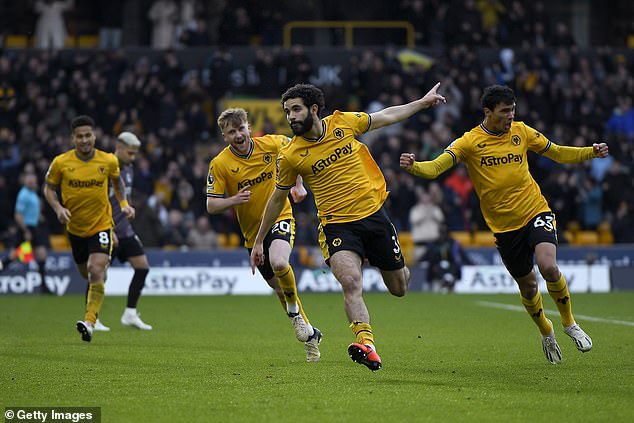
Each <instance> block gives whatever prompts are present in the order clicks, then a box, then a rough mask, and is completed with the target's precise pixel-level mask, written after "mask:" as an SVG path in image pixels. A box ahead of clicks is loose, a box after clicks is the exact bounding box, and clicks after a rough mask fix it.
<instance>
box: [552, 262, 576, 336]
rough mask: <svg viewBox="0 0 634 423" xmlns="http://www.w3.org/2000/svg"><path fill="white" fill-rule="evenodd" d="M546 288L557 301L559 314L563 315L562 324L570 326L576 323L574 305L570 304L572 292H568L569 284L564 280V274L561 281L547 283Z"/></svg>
mask: <svg viewBox="0 0 634 423" xmlns="http://www.w3.org/2000/svg"><path fill="white" fill-rule="evenodd" d="M546 287H547V288H548V293H549V294H550V297H551V298H552V299H553V300H554V301H555V305H556V306H557V309H559V314H560V315H561V323H562V324H563V325H564V326H570V325H572V324H573V323H574V322H575V318H574V317H573V316H572V305H571V304H570V292H568V284H567V283H566V279H565V278H564V274H563V273H560V276H559V279H558V280H557V281H555V282H549V281H546Z"/></svg>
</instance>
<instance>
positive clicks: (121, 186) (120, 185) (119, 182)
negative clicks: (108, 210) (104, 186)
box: [111, 176, 128, 207]
mask: <svg viewBox="0 0 634 423" xmlns="http://www.w3.org/2000/svg"><path fill="white" fill-rule="evenodd" d="M111 181H112V188H113V189H114V195H115V197H117V201H119V204H120V205H121V206H122V207H123V206H124V205H127V204H128V199H127V198H126V193H125V183H124V182H123V179H122V178H121V176H119V177H118V178H114V179H111Z"/></svg>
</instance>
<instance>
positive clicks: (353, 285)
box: [339, 274, 363, 297]
mask: <svg viewBox="0 0 634 423" xmlns="http://www.w3.org/2000/svg"><path fill="white" fill-rule="evenodd" d="M339 283H340V284H341V289H342V290H343V294H344V296H346V297H349V296H354V295H361V294H362V291H363V283H362V281H361V276H360V275H359V276H357V275H353V274H348V275H344V276H341V277H340V279H339Z"/></svg>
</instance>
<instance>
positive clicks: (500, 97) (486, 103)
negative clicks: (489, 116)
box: [480, 85, 515, 110]
mask: <svg viewBox="0 0 634 423" xmlns="http://www.w3.org/2000/svg"><path fill="white" fill-rule="evenodd" d="M500 103H502V104H513V103H515V93H514V92H513V90H512V89H511V88H509V87H507V86H506V85H491V86H490V87H486V88H485V89H484V94H482V98H480V104H481V105H482V108H483V109H489V110H495V106H497V105H498V104H500Z"/></svg>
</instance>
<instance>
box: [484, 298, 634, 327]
mask: <svg viewBox="0 0 634 423" xmlns="http://www.w3.org/2000/svg"><path fill="white" fill-rule="evenodd" d="M477 303H478V304H480V305H481V306H483V307H491V308H501V309H503V310H511V311H521V312H524V313H525V312H526V309H525V308H524V307H520V306H515V305H510V304H501V303H494V302H491V301H477ZM546 311H547V312H548V313H559V312H558V311H555V310H549V309H546ZM575 316H577V317H579V319H583V320H588V321H590V322H599V323H610V324H612V325H623V326H632V327H634V322H628V321H627V320H614V319H604V318H602V317H593V316H586V315H584V314H576V313H575Z"/></svg>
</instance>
